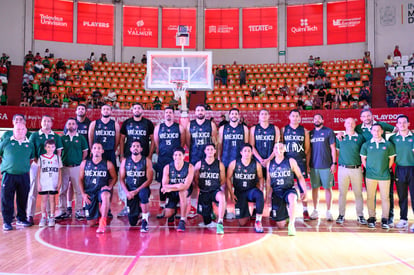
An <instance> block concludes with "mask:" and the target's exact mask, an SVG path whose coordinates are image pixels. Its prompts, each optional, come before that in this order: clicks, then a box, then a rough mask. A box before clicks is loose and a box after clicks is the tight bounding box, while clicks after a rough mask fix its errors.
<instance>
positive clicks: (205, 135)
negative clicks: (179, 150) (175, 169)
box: [190, 119, 212, 165]
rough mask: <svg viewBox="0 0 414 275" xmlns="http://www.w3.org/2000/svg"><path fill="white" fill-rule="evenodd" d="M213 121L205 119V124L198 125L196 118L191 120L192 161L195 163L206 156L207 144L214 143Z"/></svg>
mask: <svg viewBox="0 0 414 275" xmlns="http://www.w3.org/2000/svg"><path fill="white" fill-rule="evenodd" d="M211 133H212V128H211V121H210V120H207V119H206V120H205V121H204V123H203V124H201V125H198V124H197V121H196V120H192V121H191V122H190V136H191V142H190V163H191V164H193V165H195V164H196V163H197V162H198V161H200V160H201V159H202V158H203V156H204V148H205V145H206V144H209V143H212V139H211Z"/></svg>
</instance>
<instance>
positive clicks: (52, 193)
mask: <svg viewBox="0 0 414 275" xmlns="http://www.w3.org/2000/svg"><path fill="white" fill-rule="evenodd" d="M57 193H58V191H56V190H51V191H40V192H39V193H38V194H39V195H57Z"/></svg>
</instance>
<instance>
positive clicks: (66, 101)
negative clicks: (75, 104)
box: [62, 94, 70, 108]
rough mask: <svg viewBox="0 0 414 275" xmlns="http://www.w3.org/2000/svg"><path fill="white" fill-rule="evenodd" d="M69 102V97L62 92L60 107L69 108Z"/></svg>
mask: <svg viewBox="0 0 414 275" xmlns="http://www.w3.org/2000/svg"><path fill="white" fill-rule="evenodd" d="M69 103H70V98H69V97H68V95H67V94H64V95H63V98H62V108H69Z"/></svg>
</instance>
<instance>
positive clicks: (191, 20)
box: [162, 8, 197, 49]
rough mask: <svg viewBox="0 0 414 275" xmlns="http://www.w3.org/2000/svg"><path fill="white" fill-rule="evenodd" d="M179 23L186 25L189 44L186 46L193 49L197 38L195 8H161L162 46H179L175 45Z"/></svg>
mask: <svg viewBox="0 0 414 275" xmlns="http://www.w3.org/2000/svg"><path fill="white" fill-rule="evenodd" d="M179 25H184V26H188V32H189V34H190V45H189V46H188V47H187V46H185V47H186V48H190V49H195V47H196V38H197V33H196V30H197V10H196V9H192V8H191V9H177V8H163V9H162V47H163V48H181V46H176V33H177V30H178V26H179Z"/></svg>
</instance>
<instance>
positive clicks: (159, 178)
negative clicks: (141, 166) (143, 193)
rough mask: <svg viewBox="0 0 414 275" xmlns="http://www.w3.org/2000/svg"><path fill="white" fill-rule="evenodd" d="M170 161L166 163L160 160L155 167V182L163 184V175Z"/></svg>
mask: <svg viewBox="0 0 414 275" xmlns="http://www.w3.org/2000/svg"><path fill="white" fill-rule="evenodd" d="M169 163H170V161H165V160H162V159H158V161H157V163H156V164H155V165H154V170H155V180H156V181H157V182H159V183H161V182H162V174H163V172H164V167H165V166H166V165H167V164H169Z"/></svg>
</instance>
